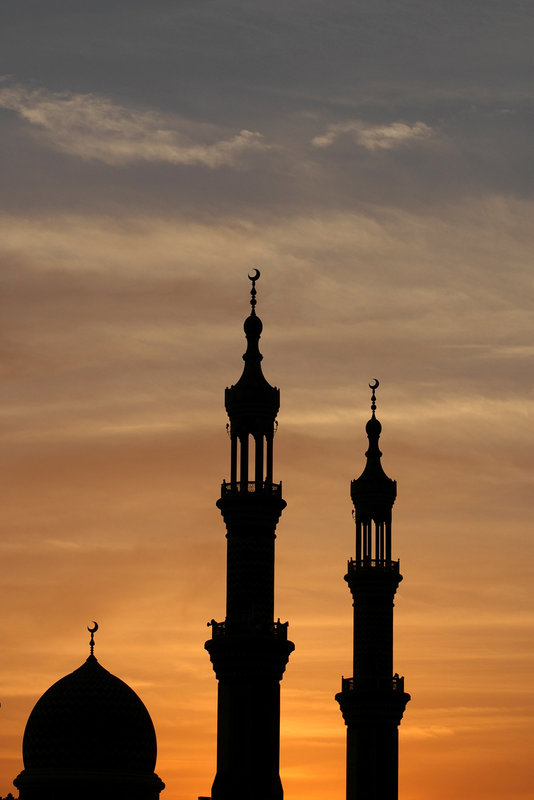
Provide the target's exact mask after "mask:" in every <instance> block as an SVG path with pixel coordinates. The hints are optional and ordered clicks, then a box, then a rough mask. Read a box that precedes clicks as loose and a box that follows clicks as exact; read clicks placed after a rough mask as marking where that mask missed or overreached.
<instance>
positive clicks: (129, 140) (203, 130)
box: [0, 85, 267, 169]
mask: <svg viewBox="0 0 534 800" xmlns="http://www.w3.org/2000/svg"><path fill="white" fill-rule="evenodd" d="M0 108H5V109H9V110H12V111H15V112H16V113H17V114H19V115H20V117H22V118H23V119H24V120H25V121H26V122H29V123H30V125H32V126H34V128H36V129H39V130H40V132H41V133H43V134H44V135H45V136H46V138H47V139H48V141H49V143H51V144H52V145H53V146H54V147H55V148H56V149H58V150H60V151H63V152H65V153H69V154H70V155H74V156H79V157H81V158H83V159H85V160H96V161H102V162H104V163H105V164H109V165H112V166H122V165H126V164H131V163H134V162H140V161H144V162H151V163H157V162H160V163H161V162H165V163H169V164H188V165H193V164H201V165H203V166H206V167H210V168H212V169H215V168H218V167H224V166H237V164H238V161H239V160H240V159H241V157H242V156H243V155H244V154H245V153H247V152H250V151H258V150H266V149H267V145H266V144H265V143H264V141H263V137H262V135H261V134H260V133H257V132H252V131H248V130H242V131H240V132H239V133H237V134H235V135H234V136H232V137H231V138H226V139H224V138H216V137H217V136H218V135H220V130H218V129H216V128H215V127H214V126H210V125H206V124H204V125H203V124H196V123H192V122H190V121H188V120H184V119H182V118H180V117H178V116H176V115H172V114H161V113H157V112H154V111H138V110H135V109H132V108H127V107H126V106H121V105H117V104H115V103H112V102H111V101H110V100H108V99H107V98H105V97H101V96H99V95H96V94H75V93H73V92H48V91H46V90H45V89H27V88H25V87H23V86H20V85H13V86H5V87H4V88H2V89H0ZM214 138H215V141H214V140H213V139H214Z"/></svg>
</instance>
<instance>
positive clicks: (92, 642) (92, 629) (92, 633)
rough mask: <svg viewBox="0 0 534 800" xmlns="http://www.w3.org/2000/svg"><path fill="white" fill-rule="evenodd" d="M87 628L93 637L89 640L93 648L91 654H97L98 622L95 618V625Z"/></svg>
mask: <svg viewBox="0 0 534 800" xmlns="http://www.w3.org/2000/svg"><path fill="white" fill-rule="evenodd" d="M87 630H88V631H89V633H90V634H91V639H90V640H89V647H90V648H91V655H92V656H93V655H94V654H95V633H96V632H97V630H98V622H95V621H94V620H93V627H92V628H90V627H89V625H88V626H87Z"/></svg>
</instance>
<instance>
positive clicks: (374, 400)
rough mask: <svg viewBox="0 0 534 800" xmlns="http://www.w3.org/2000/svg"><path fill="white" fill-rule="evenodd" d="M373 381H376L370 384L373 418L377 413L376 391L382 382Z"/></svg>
mask: <svg viewBox="0 0 534 800" xmlns="http://www.w3.org/2000/svg"><path fill="white" fill-rule="evenodd" d="M373 380H374V383H370V384H369V388H370V389H371V391H372V395H371V411H372V412H373V417H374V415H375V411H376V394H375V391H376V389H378V387H379V386H380V381H379V380H378V378H373Z"/></svg>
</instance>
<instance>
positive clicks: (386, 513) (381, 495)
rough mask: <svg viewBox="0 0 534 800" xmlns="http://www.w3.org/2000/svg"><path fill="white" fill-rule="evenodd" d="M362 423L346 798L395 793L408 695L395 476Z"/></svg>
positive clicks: (372, 428)
mask: <svg viewBox="0 0 534 800" xmlns="http://www.w3.org/2000/svg"><path fill="white" fill-rule="evenodd" d="M378 385H379V382H378V381H377V380H376V379H375V382H374V385H371V384H369V387H370V388H371V389H372V397H371V410H372V416H371V419H370V420H369V422H368V423H367V426H366V431H367V436H368V438H369V449H368V450H367V452H366V454H365V455H366V456H367V464H366V465H365V469H364V471H363V472H362V474H361V475H360V477H359V478H357V480H354V481H352V483H351V497H352V502H353V503H354V508H355V520H356V558H355V559H351V560H350V561H349V563H348V572H347V574H346V575H345V580H346V581H347V583H348V584H349V588H350V590H351V593H352V597H353V601H354V602H353V605H354V671H353V677H352V678H343V680H342V685H341V692H340V693H339V694H337V695H336V700H337V701H338V703H339V705H340V706H341V711H342V713H343V718H344V720H345V723H346V725H347V800H397V798H398V751H399V745H398V727H399V724H400V721H401V719H402V715H403V712H404V709H405V707H406V703H407V702H408V700H409V699H410V695H409V694H406V693H405V691H404V678H399V676H398V675H397V674H395V675H393V599H394V597H395V592H396V591H397V587H398V585H399V583H400V582H401V580H402V575H401V574H400V572H399V562H398V561H393V560H392V558H391V509H392V507H393V503H394V502H395V497H396V495H397V483H396V481H392V480H391V479H390V478H388V477H387V475H386V473H385V472H384V470H383V469H382V464H381V463H380V457H381V455H382V453H381V452H380V450H379V447H378V439H379V437H380V432H381V430H382V426H381V424H380V422H379V421H378V420H377V419H376V417H375V411H376V396H375V390H376V389H377V387H378Z"/></svg>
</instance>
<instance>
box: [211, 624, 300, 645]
mask: <svg viewBox="0 0 534 800" xmlns="http://www.w3.org/2000/svg"><path fill="white" fill-rule="evenodd" d="M208 627H209V628H211V630H212V634H211V636H212V639H217V638H218V637H219V636H226V635H227V634H240V633H260V634H261V633H265V634H268V635H273V636H275V637H276V638H277V639H283V640H287V629H288V627H289V622H280V620H278V621H277V622H257V623H245V622H227V621H226V620H225V621H224V622H216V621H215V620H214V619H212V620H211V621H210V622H208Z"/></svg>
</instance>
